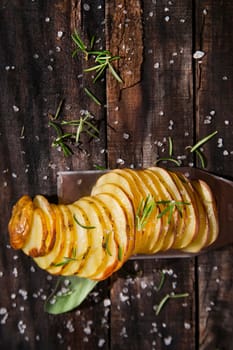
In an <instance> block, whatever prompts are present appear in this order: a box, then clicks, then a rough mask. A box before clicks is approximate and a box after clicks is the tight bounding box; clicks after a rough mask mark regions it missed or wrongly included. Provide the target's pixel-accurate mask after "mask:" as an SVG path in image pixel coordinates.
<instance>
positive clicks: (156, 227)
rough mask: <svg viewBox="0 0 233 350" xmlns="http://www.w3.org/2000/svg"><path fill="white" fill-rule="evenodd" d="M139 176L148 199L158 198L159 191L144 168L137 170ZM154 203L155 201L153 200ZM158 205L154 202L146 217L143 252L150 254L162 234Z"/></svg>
mask: <svg viewBox="0 0 233 350" xmlns="http://www.w3.org/2000/svg"><path fill="white" fill-rule="evenodd" d="M138 174H139V176H140V178H141V179H142V180H143V182H144V183H146V185H147V187H148V189H149V191H150V193H151V197H150V198H149V200H152V201H155V198H157V199H158V198H160V194H159V192H157V189H156V187H155V185H154V182H153V181H152V179H151V176H150V175H149V174H148V173H146V172H145V171H144V170H141V171H139V172H138ZM154 203H155V202H154ZM159 213H160V211H159V206H158V205H156V204H155V206H154V208H153V211H152V212H151V214H150V215H149V217H148V222H147V224H146V228H145V229H146V233H147V234H146V237H144V238H145V249H144V251H143V253H144V254H151V253H152V251H153V249H155V248H154V247H156V243H157V242H158V240H160V238H161V236H162V221H163V219H162V218H161V219H158V215H159Z"/></svg>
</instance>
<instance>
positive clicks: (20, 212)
mask: <svg viewBox="0 0 233 350" xmlns="http://www.w3.org/2000/svg"><path fill="white" fill-rule="evenodd" d="M33 210H34V206H33V203H32V199H31V198H30V197H29V196H27V195H25V196H22V197H21V198H20V199H19V200H18V201H17V203H16V204H15V205H14V207H13V210H12V214H11V218H10V221H9V224H8V231H9V235H10V244H11V246H12V248H14V249H21V248H23V246H24V243H25V241H26V240H27V238H28V235H29V232H30V230H31V224H32V217H33Z"/></svg>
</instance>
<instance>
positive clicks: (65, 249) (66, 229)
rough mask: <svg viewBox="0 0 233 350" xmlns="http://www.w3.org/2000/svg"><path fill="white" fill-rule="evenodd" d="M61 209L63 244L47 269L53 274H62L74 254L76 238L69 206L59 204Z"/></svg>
mask: <svg viewBox="0 0 233 350" xmlns="http://www.w3.org/2000/svg"><path fill="white" fill-rule="evenodd" d="M58 208H59V210H60V211H61V215H62V217H63V220H62V226H61V229H62V244H61V249H60V252H59V254H58V256H57V257H56V259H55V260H54V261H53V262H52V264H51V265H50V266H49V267H48V268H47V271H48V272H49V273H51V274H53V275H58V274H59V275H61V274H62V271H63V268H64V267H65V266H66V263H67V258H70V257H71V256H72V254H73V246H74V239H75V238H76V235H75V232H74V225H73V217H72V215H71V212H70V210H69V208H68V207H67V206H66V205H62V204H59V205H58Z"/></svg>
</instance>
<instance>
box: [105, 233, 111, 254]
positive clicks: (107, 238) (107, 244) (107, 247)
mask: <svg viewBox="0 0 233 350" xmlns="http://www.w3.org/2000/svg"><path fill="white" fill-rule="evenodd" d="M109 238H110V232H109V233H107V234H106V238H105V241H104V242H103V249H105V250H106V252H107V253H108V255H110V256H112V253H111V251H110V249H109Z"/></svg>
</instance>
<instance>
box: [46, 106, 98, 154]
mask: <svg viewBox="0 0 233 350" xmlns="http://www.w3.org/2000/svg"><path fill="white" fill-rule="evenodd" d="M62 104H63V100H62V101H60V103H59V105H58V107H57V110H56V113H55V116H53V115H51V114H49V118H50V120H49V126H51V127H52V128H53V129H54V130H55V132H56V138H55V140H54V141H53V143H52V147H56V148H61V150H62V151H63V153H64V155H65V156H66V157H67V156H70V155H72V154H73V151H72V149H71V147H70V145H73V144H74V145H76V146H80V143H81V141H80V137H81V134H83V133H84V134H87V135H89V136H90V137H91V138H97V137H98V136H99V130H98V129H97V127H96V126H95V125H94V124H93V123H92V121H91V120H92V119H93V117H92V116H91V114H90V113H89V112H88V111H82V112H81V113H80V114H81V116H80V118H79V119H75V120H68V121H66V120H62V121H58V117H59V116H60V112H61V107H62ZM63 128H69V129H70V130H68V131H64V130H63Z"/></svg>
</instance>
